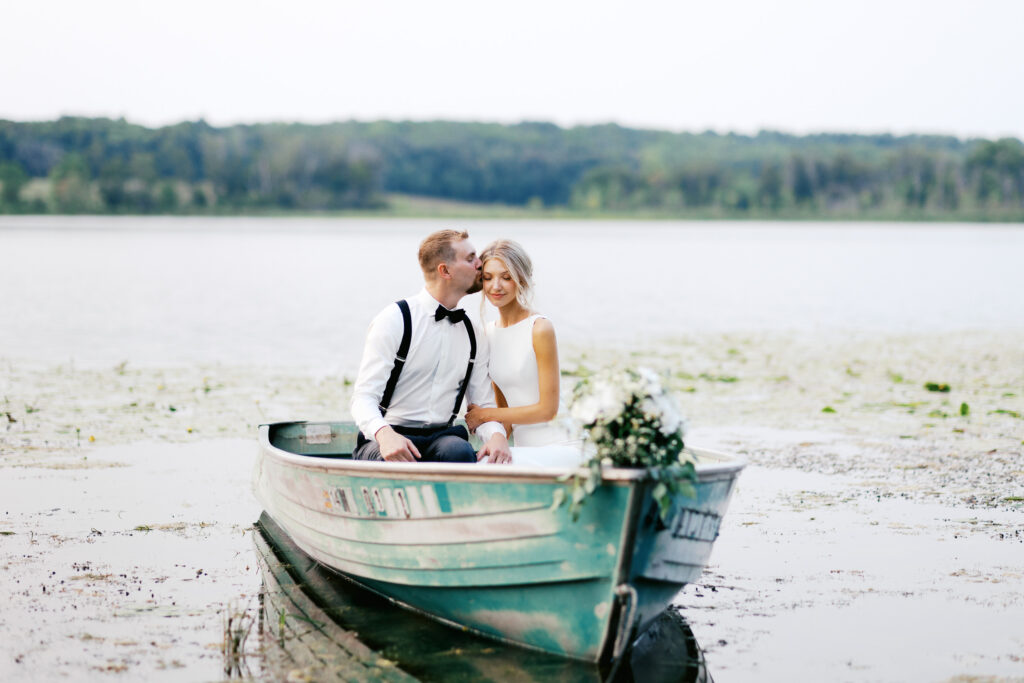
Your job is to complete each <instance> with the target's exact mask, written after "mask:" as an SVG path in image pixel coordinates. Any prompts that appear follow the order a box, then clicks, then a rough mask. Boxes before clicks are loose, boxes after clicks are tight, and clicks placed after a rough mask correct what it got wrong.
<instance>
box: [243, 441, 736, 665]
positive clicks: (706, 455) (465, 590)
mask: <svg viewBox="0 0 1024 683" xmlns="http://www.w3.org/2000/svg"><path fill="white" fill-rule="evenodd" d="M354 441H355V427H354V425H352V424H351V423H302V422H289V423H280V424H274V425H264V426H262V427H261V428H260V453H259V457H258V460H257V465H256V470H255V473H254V482H253V486H254V489H255V492H256V496H257V498H258V499H259V500H260V502H261V503H262V504H263V506H264V508H265V509H266V511H267V513H268V514H269V516H270V517H271V518H272V519H273V520H274V521H275V522H276V523H277V524H278V525H280V527H281V528H282V529H283V530H284V532H285V533H286V534H287V535H288V536H289V537H290V538H291V539H292V540H294V542H295V544H296V545H297V546H298V547H299V548H301V549H302V550H303V551H304V552H306V553H307V554H309V555H310V556H312V557H313V558H315V559H316V560H317V561H318V562H320V563H322V564H324V565H326V566H327V567H329V568H331V569H333V570H335V571H338V572H340V573H342V574H344V575H345V576H347V577H348V578H351V579H352V580H354V581H357V582H358V583H360V584H362V585H363V586H365V587H367V588H370V589H371V590H374V591H377V592H379V593H381V594H382V595H384V596H387V597H388V598H390V599H391V600H394V601H395V602H397V603H399V604H401V605H403V606H407V607H412V608H414V609H416V610H419V611H422V612H424V613H426V614H427V615H429V616H432V617H434V618H435V619H439V620H441V621H444V622H447V623H450V624H454V625H457V626H460V627H464V628H468V629H471V630H473V631H475V632H477V633H480V634H483V635H486V636H490V637H492V638H497V639H500V640H504V641H508V642H511V643H514V644H517V645H524V646H527V647H532V648H536V649H540V650H544V651H546V652H550V653H554V654H558V655H563V656H569V657H574V658H577V659H583V660H587V661H606V660H610V659H614V658H616V657H618V655H619V654H621V652H622V650H623V648H624V647H625V644H626V643H628V642H629V640H630V639H631V637H632V635H633V634H634V633H636V632H637V631H638V630H639V629H643V628H646V626H647V625H648V624H650V622H651V621H652V620H653V619H654V618H655V617H656V616H658V615H659V614H660V613H661V612H662V610H663V609H664V608H665V606H666V605H667V604H668V603H669V601H670V600H671V599H672V597H673V596H675V595H676V594H677V593H678V592H679V590H680V588H681V587H682V586H683V585H685V584H686V583H688V582H691V581H693V580H695V579H697V578H698V577H699V576H700V573H701V571H702V569H703V568H704V566H705V564H706V562H707V559H708V556H709V554H710V552H711V546H712V543H713V542H714V540H715V538H716V537H717V536H718V528H719V524H720V521H721V517H722V515H723V514H724V513H725V508H726V506H727V504H728V500H729V495H730V493H731V491H732V487H733V484H734V482H735V479H736V476H737V474H738V473H739V471H740V470H741V469H742V467H743V464H742V463H741V462H739V461H737V460H735V459H730V458H727V457H725V456H722V455H720V454H716V453H711V452H702V451H697V452H696V455H697V456H698V467H697V472H698V482H697V487H696V488H697V496H696V498H693V499H689V498H685V497H677V499H676V500H675V501H674V502H673V505H672V509H671V512H670V514H669V516H668V517H667V518H666V520H665V522H662V520H661V518H660V516H659V515H658V512H657V505H656V503H655V502H654V500H653V498H652V489H653V488H654V485H655V483H654V482H652V481H651V480H650V479H649V478H648V477H647V475H646V472H645V471H643V470H632V469H618V468H606V469H605V471H604V473H603V482H602V484H601V486H599V487H598V488H597V489H596V490H595V492H594V493H593V494H592V496H591V497H590V498H589V499H588V501H587V502H586V504H585V505H584V506H583V510H582V514H581V515H580V517H579V519H578V520H575V521H574V520H573V519H572V518H571V517H570V515H569V514H568V511H567V510H566V508H565V507H558V508H555V507H552V501H553V499H554V495H555V491H556V490H558V489H560V488H561V487H563V486H565V484H564V482H562V481H559V477H560V476H561V475H562V474H564V472H559V471H558V470H542V469H537V468H526V467H511V466H502V467H482V466H477V465H450V464H447V465H431V464H421V463H410V464H401V463H374V462H360V461H353V460H351V459H350V457H349V454H350V453H351V450H352V446H353V445H354Z"/></svg>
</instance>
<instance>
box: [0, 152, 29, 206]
mask: <svg viewBox="0 0 1024 683" xmlns="http://www.w3.org/2000/svg"><path fill="white" fill-rule="evenodd" d="M27 182H28V174H27V173H25V169H23V168H22V167H21V164H19V163H18V162H16V161H7V162H3V163H0V207H2V208H3V209H5V210H15V209H18V208H19V207H20V206H21V188H23V187H24V186H25V183H27Z"/></svg>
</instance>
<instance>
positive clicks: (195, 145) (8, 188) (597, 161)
mask: <svg viewBox="0 0 1024 683" xmlns="http://www.w3.org/2000/svg"><path fill="white" fill-rule="evenodd" d="M392 193H397V194H406V195H420V196H426V197H436V198H443V199H451V200H460V201H465V202H476V203H486V204H502V205H507V206H511V207H524V209H538V208H548V209H555V210H564V211H567V212H580V213H585V214H649V215H666V216H671V215H678V216H691V217H730V218H739V217H745V216H752V217H761V218H767V217H772V216H778V217H801V216H805V217H819V218H826V217H840V218H911V219H913V218H921V219H943V218H951V219H971V220H1024V145H1022V143H1021V141H1020V140H1017V139H1012V138H1009V139H1002V140H977V139H976V140H961V139H958V138H955V137H943V136H921V135H909V136H900V137H897V136H892V135H841V134H820V135H805V136H795V135H788V134H784V133H777V132H761V133H759V134H757V135H753V136H748V135H735V134H727V135H722V134H717V133H712V132H707V133H700V134H693V133H670V132H663V131H651V130H635V129H629V128H623V127H620V126H617V125H601V126H579V127H575V128H569V129H565V128H560V127H558V126H555V125H552V124H547V123H521V124H516V125H499V124H480V123H455V122H422V123H414V122H390V121H378V122H366V123H364V122H343V123H332V124H324V125H303V124H259V125H235V126H229V127H224V128H215V127H213V126H210V125H208V124H207V123H205V122H203V121H197V122H185V123H180V124H177V125H173V126H166V127H163V128H155V129H153V128H146V127H143V126H139V125H135V124H132V123H129V122H126V121H124V120H109V119H85V118H71V117H67V118H62V119H60V120H57V121H48V122H13V121H0V212H8V213H15V212H32V213H45V212H53V213H132V214H135V213H214V212H216V213H234V212H246V211H288V210H296V211H322V210H341V209H363V210H384V209H387V206H388V195H389V194H392Z"/></svg>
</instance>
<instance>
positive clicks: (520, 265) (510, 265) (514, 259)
mask: <svg viewBox="0 0 1024 683" xmlns="http://www.w3.org/2000/svg"><path fill="white" fill-rule="evenodd" d="M491 259H498V260H499V261H501V262H502V263H504V264H505V267H506V268H507V269H508V272H509V275H511V276H512V282H514V283H516V301H518V302H519V305H520V306H522V307H523V308H525V309H526V310H530V306H531V305H532V304H533V262H532V261H530V257H529V256H528V255H527V253H526V250H525V249H523V247H522V245H521V244H519V243H518V242H514V241H512V240H495V241H493V242H491V243H490V244H488V245H487V246H486V247H484V250H483V253H481V254H480V261H481V262H482V263H487V262H488V261H490V260H491Z"/></svg>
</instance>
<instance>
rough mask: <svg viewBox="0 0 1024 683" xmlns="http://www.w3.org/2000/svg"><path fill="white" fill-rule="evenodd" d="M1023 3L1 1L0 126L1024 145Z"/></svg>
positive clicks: (943, 0)
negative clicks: (853, 136)
mask: <svg viewBox="0 0 1024 683" xmlns="http://www.w3.org/2000/svg"><path fill="white" fill-rule="evenodd" d="M1022 29H1024V0H973V1H966V0H956V1H952V0H929V1H918V0H912V1H911V0H884V1H879V0H866V1H865V0H861V1H860V2H856V3H855V2H841V3H840V2H829V1H828V0H734V1H731V2H730V1H725V2H713V1H712V0H701V1H700V2H691V1H689V0H676V1H675V2H660V1H653V0H630V1H629V2H600V1H598V0H543V1H538V0H517V1H516V2H499V1H496V0H490V1H488V0H466V1H462V0H429V1H427V0H415V1H410V2H406V1H404V0H403V1H398V0H394V1H381V0H377V1H374V2H348V1H344V0H290V1H289V2H284V1H281V2H267V1H263V0H245V1H244V2H243V1H238V0H202V1H199V0H175V1H174V2H167V1H166V0H87V1H84V2H83V1H82V0H31V1H25V0H0V118H7V119H15V120H39V119H52V118H55V117H57V116H60V115H62V114H73V115H88V116H111V117H118V116H124V117H125V118H127V119H129V120H131V121H135V122H139V123H143V124H147V125H162V124H166V123H171V122H176V121H180V120H183V119H197V118H200V117H202V118H205V119H206V120H207V121H209V122H211V123H213V124H230V123H235V122H243V121H244V122H254V121H307V122H323V121H332V120H344V119H351V118H355V119H361V120H367V119H379V118H384V119H417V120H422V119H434V118H444V119H456V120H479V121H500V122H515V121H521V120H534V121H552V122H555V123H558V124H561V125H574V124H589V123H603V122H609V121H614V122H617V123H620V124H622V125H627V126H637V127H645V128H662V129H669V130H689V131H702V130H706V129H713V130H717V131H719V132H727V131H737V132H744V133H752V132H756V131H757V130H760V129H762V128H770V129H777V130H784V131H790V132H795V133H807V132H821V131H844V132H894V133H910V132H918V133H948V134H954V135H959V136H961V137H971V136H985V137H996V136H1003V135H1013V136H1016V137H1021V138H1024V44H1022V40H1021V31H1022Z"/></svg>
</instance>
